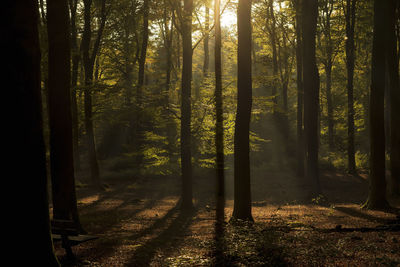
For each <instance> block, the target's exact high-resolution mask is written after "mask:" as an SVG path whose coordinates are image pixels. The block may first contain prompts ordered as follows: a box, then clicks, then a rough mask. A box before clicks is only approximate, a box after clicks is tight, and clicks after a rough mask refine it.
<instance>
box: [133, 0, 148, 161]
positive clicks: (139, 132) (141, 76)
mask: <svg viewBox="0 0 400 267" xmlns="http://www.w3.org/2000/svg"><path fill="white" fill-rule="evenodd" d="M148 42H149V0H144V2H143V35H142V45H141V49H140V57H139V73H138V84H137V87H136V106H137V109H136V135H135V139H136V140H135V144H136V149H137V152H138V154H137V157H136V163H137V164H138V166H139V168H141V166H142V163H143V149H144V148H143V145H144V144H143V142H144V133H143V119H142V113H143V86H144V83H145V68H146V56H147V46H148Z"/></svg>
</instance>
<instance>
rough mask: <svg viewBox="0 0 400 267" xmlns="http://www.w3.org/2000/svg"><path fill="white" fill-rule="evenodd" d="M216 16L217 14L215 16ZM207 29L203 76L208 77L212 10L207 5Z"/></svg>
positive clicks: (205, 29) (205, 30)
mask: <svg viewBox="0 0 400 267" xmlns="http://www.w3.org/2000/svg"><path fill="white" fill-rule="evenodd" d="M214 16H215V14H214ZM205 20H206V21H205V28H204V32H205V33H204V34H205V36H204V63H203V76H204V77H205V76H207V74H208V66H209V62H210V55H209V46H208V42H209V39H210V37H209V36H210V34H209V31H210V8H209V7H208V6H207V3H206V18H205Z"/></svg>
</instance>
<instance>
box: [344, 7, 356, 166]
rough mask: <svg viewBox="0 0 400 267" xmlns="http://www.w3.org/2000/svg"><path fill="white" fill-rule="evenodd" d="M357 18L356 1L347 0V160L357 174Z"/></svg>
mask: <svg viewBox="0 0 400 267" xmlns="http://www.w3.org/2000/svg"><path fill="white" fill-rule="evenodd" d="M355 17H356V0H346V36H347V39H346V67H347V104H348V111H347V114H348V117H347V159H348V171H349V173H351V174H356V162H355V151H354V150H355V148H354V93H353V80H354V59H355V49H354V26H355Z"/></svg>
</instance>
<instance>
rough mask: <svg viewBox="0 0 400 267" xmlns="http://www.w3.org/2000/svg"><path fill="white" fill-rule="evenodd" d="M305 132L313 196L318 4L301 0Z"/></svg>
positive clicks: (316, 174) (317, 188) (315, 186)
mask: <svg viewBox="0 0 400 267" xmlns="http://www.w3.org/2000/svg"><path fill="white" fill-rule="evenodd" d="M301 11H302V35H303V36H302V42H303V88H304V132H305V143H306V177H307V179H308V182H309V183H310V185H311V191H312V194H319V193H320V190H321V189H320V184H319V170H318V112H319V74H318V68H317V64H316V58H315V35H316V27H317V17H318V1H317V0H303V1H302V7H301Z"/></svg>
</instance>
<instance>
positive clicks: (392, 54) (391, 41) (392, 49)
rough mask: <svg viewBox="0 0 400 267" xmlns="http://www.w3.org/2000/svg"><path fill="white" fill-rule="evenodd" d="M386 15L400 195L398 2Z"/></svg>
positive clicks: (395, 186)
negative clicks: (396, 28)
mask: <svg viewBox="0 0 400 267" xmlns="http://www.w3.org/2000/svg"><path fill="white" fill-rule="evenodd" d="M388 2H389V3H388V9H387V11H386V12H385V14H386V22H387V24H386V25H387V26H386V27H387V28H386V45H387V48H386V58H387V67H388V74H389V86H390V101H391V105H390V113H391V114H390V138H391V140H390V170H391V183H392V186H391V191H392V193H393V194H395V195H399V194H400V85H399V62H398V60H397V58H398V51H397V39H396V31H395V25H396V2H398V1H396V0H389V1H388Z"/></svg>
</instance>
